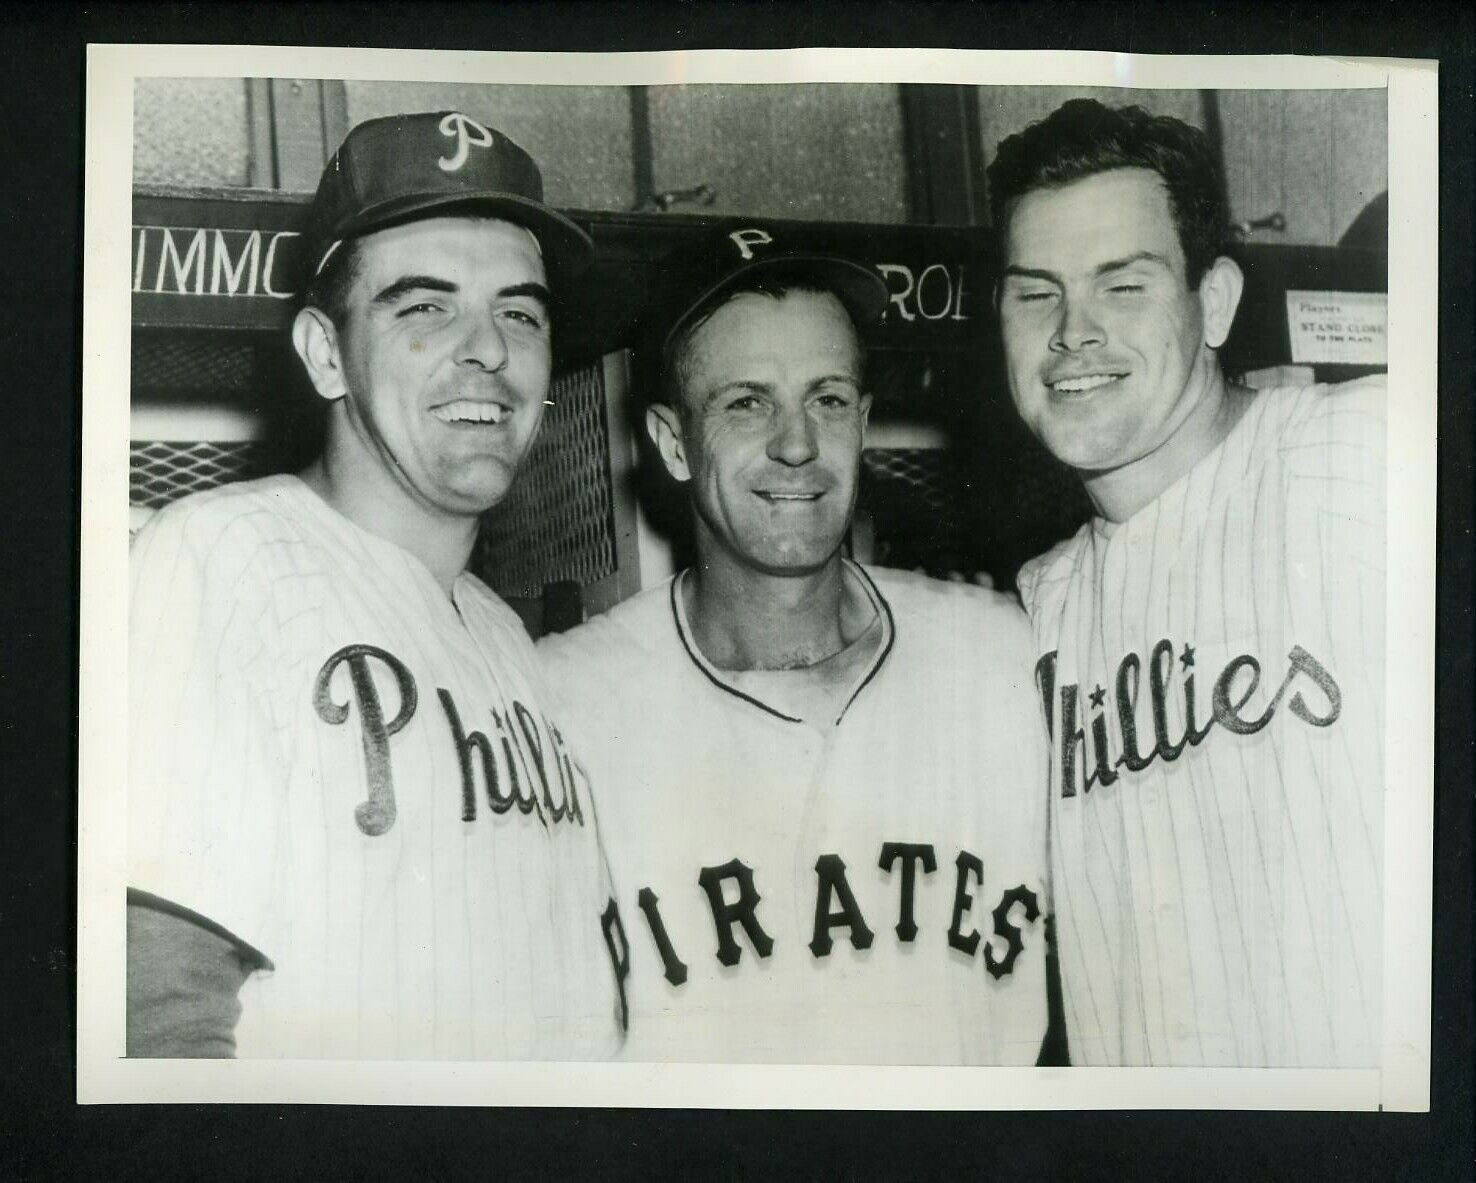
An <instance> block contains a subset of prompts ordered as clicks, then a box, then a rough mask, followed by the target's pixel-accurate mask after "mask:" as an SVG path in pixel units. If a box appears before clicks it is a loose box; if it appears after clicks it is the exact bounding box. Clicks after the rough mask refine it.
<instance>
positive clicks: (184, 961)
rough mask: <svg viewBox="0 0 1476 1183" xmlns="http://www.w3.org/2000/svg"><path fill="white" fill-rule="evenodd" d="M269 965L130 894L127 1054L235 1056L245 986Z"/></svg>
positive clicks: (209, 929)
mask: <svg viewBox="0 0 1476 1183" xmlns="http://www.w3.org/2000/svg"><path fill="white" fill-rule="evenodd" d="M263 964H264V961H263V959H262V958H261V957H260V956H259V955H258V954H255V953H254V952H252V951H250V950H247V949H244V948H242V947H241V946H240V945H238V944H237V943H236V942H234V941H233V940H231V939H230V937H229V936H227V935H226V934H225V933H223V932H221V931H218V930H215V929H214V928H213V926H211V925H209V924H208V922H201V921H197V920H195V919H192V918H190V917H189V915H188V914H186V913H185V912H184V911H183V910H182V909H174V908H171V907H170V906H168V905H167V904H165V903H164V902H163V901H157V902H155V901H151V900H149V898H148V897H147V896H142V895H140V894H136V893H130V897H129V903H128V1018H127V1037H126V1048H127V1054H128V1055H129V1056H136V1057H158V1058H166V1057H172V1058H186V1059H229V1058H232V1057H234V1056H235V1054H236V1035H235V1031H236V1021H237V1020H238V1019H239V1018H240V1017H241V1002H240V998H239V997H238V996H239V994H240V990H241V986H242V985H243V984H244V983H245V981H246V979H247V978H248V977H249V976H250V975H251V973H252V972H253V971H254V970H256V969H258V968H262V967H263Z"/></svg>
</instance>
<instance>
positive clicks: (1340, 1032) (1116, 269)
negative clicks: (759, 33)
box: [989, 100, 1384, 1067]
mask: <svg viewBox="0 0 1476 1183" xmlns="http://www.w3.org/2000/svg"><path fill="white" fill-rule="evenodd" d="M989 181H990V193H991V200H992V201H993V203H994V215H995V217H994V224H995V226H996V229H997V231H998V232H999V234H1000V237H1001V248H1002V264H1003V271H1002V274H1001V279H1000V282H999V288H998V292H997V298H998V308H999V316H1000V323H1001V328H1002V332H1003V339H1004V346H1005V354H1006V361H1007V367H1008V372H1009V381H1010V388H1011V392H1012V395H1013V397H1014V401H1015V404H1016V406H1017V408H1018V409H1019V412H1020V414H1021V416H1022V417H1023V418H1024V420H1025V422H1026V423H1027V425H1028V426H1029V427H1030V428H1031V429H1032V430H1033V431H1034V432H1035V434H1036V435H1037V436H1039V437H1040V439H1041V440H1042V441H1043V442H1044V443H1045V445H1046V446H1047V447H1048V448H1049V449H1050V450H1051V451H1052V452H1053V453H1054V454H1055V455H1056V456H1057V457H1058V458H1059V459H1060V460H1062V461H1063V462H1065V463H1066V464H1067V465H1069V466H1070V467H1072V468H1073V469H1074V470H1075V471H1076V472H1077V474H1078V475H1079V476H1080V477H1081V479H1082V481H1083V482H1084V485H1085V488H1086V490H1087V492H1088V493H1089V495H1090V496H1091V499H1092V501H1093V503H1094V505H1095V508H1096V516H1095V517H1094V519H1093V520H1092V521H1090V522H1089V523H1088V524H1087V525H1085V526H1083V527H1082V528H1081V530H1080V531H1079V532H1078V533H1077V535H1076V536H1075V537H1074V538H1072V539H1070V540H1069V541H1067V542H1064V543H1062V544H1060V545H1059V546H1057V547H1055V548H1054V549H1053V550H1051V551H1050V552H1049V553H1047V554H1045V555H1042V556H1040V557H1039V558H1037V559H1035V560H1034V561H1032V562H1030V563H1028V564H1026V566H1025V568H1024V569H1023V570H1022V572H1021V574H1020V580H1019V584H1020V591H1021V594H1022V597H1023V599H1024V602H1025V606H1026V609H1027V610H1028V611H1029V613H1030V616H1031V618H1032V621H1033V625H1034V630H1035V647H1036V662H1035V675H1036V683H1037V687H1038V690H1039V693H1040V694H1041V696H1042V701H1043V703H1044V706H1045V711H1046V714H1047V717H1048V719H1049V724H1050V731H1051V736H1052V761H1051V852H1052V869H1053V898H1054V903H1055V912H1056V925H1057V935H1058V938H1059V947H1060V956H1061V972H1062V980H1063V987H1064V999H1065V1018H1066V1029H1067V1036H1068V1041H1069V1045H1070V1055H1071V1059H1072V1062H1073V1063H1084V1064H1139V1065H1147V1064H1153V1065H1246V1066H1266V1065H1284V1066H1305V1067H1336V1066H1367V1065H1373V1064H1376V1063H1377V1061H1378V1056H1379V1046H1380V1026H1379V1023H1380V1017H1379V1016H1380V1006H1379V998H1380V978H1381V972H1382V970H1381V967H1382V962H1381V958H1380V933H1381V930H1382V915H1381V910H1380V890H1381V883H1382V873H1381V852H1382V847H1383V842H1382V836H1381V823H1382V813H1381V798H1382V794H1383V789H1384V778H1383V757H1382V738H1381V737H1382V726H1383V638H1384V568H1383V555H1384V468H1383V443H1384V382H1383V379H1382V378H1373V379H1365V380H1362V381H1358V382H1353V383H1349V384H1347V385H1343V386H1325V385H1314V386H1306V387H1301V388H1284V389H1275V390H1264V391H1260V392H1253V391H1251V390H1248V389H1244V388H1241V387H1238V386H1236V385H1233V384H1231V383H1230V382H1228V381H1227V380H1226V379H1225V377H1224V375H1223V374H1222V372H1221V369H1220V366H1219V363H1218V361H1217V356H1216V349H1217V348H1218V347H1219V346H1220V345H1221V344H1222V343H1223V342H1224V340H1225V338H1226V336H1227V334H1228V333H1229V331H1230V326H1231V322H1232V320H1233V318H1234V315H1235V311H1236V306H1237V304H1238V301H1239V298H1240V293H1241V285H1242V277H1241V273H1240V271H1239V269H1238V267H1237V266H1236V264H1235V263H1234V262H1232V261H1231V260H1230V259H1229V258H1228V257H1226V256H1225V254H1224V253H1223V248H1224V244H1225V242H1226V240H1227V229H1226V227H1227V222H1228V217H1227V214H1226V210H1225V206H1224V202H1223V198H1222V197H1221V196H1220V195H1221V194H1222V193H1223V191H1224V190H1223V186H1222V184H1221V179H1220V175H1219V170H1218V165H1217V163H1216V161H1215V157H1214V154H1213V151H1212V149H1211V148H1210V146H1209V144H1208V141H1207V140H1206V138H1205V137H1204V136H1203V135H1202V134H1201V133H1199V132H1198V131H1195V130H1194V129H1192V128H1189V127H1187V126H1185V125H1184V124H1182V123H1179V122H1178V121H1175V120H1172V119H1163V118H1153V117H1151V116H1149V115H1148V114H1146V113H1145V112H1143V111H1141V110H1137V109H1135V108H1128V109H1126V110H1122V111H1112V110H1109V109H1107V108H1105V107H1103V106H1102V105H1101V104H1098V103H1095V102H1089V101H1085V100H1080V101H1074V102H1071V103H1068V104H1066V105H1065V106H1064V107H1062V108H1061V109H1060V110H1058V111H1057V112H1056V113H1055V114H1053V115H1051V116H1050V117H1048V118H1047V119H1045V120H1044V121H1042V122H1041V123H1039V124H1037V125H1034V126H1032V127H1031V128H1028V129H1027V130H1025V131H1024V132H1022V133H1020V134H1019V135H1017V136H1015V137H1013V138H1011V139H1009V140H1006V141H1005V142H1004V143H1003V144H1001V146H1000V150H999V155H998V158H997V159H996V161H995V162H994V163H993V165H992V166H991V168H990V174H989Z"/></svg>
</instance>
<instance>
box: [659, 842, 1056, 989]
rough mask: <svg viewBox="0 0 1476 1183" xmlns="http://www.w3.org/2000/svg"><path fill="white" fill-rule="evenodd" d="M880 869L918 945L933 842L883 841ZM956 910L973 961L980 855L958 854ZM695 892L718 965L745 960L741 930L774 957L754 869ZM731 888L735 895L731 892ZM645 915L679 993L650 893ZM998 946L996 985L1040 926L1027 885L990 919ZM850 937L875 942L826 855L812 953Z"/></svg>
mask: <svg viewBox="0 0 1476 1183" xmlns="http://www.w3.org/2000/svg"><path fill="white" fill-rule="evenodd" d="M877 865H878V866H879V867H880V868H881V869H882V870H883V871H885V872H886V873H887V874H888V875H894V876H896V880H897V884H898V889H897V923H896V925H895V927H894V929H893V931H894V932H895V933H896V934H897V941H898V943H899V944H904V945H905V944H911V943H912V942H913V941H914V940H916V939H917V933H918V926H917V920H916V908H915V899H916V896H917V893H918V883H919V871H921V873H922V874H923V875H931V874H933V873H934V872H935V871H937V869H938V859H937V855H936V854H935V853H934V850H933V847H932V845H931V844H929V843H921V842H883V843H882V846H881V855H880V858H879V859H878V862H877ZM954 867H955V872H956V873H955V877H954V883H953V904H952V908H951V909H950V920H949V925H948V945H949V947H950V948H952V949H956V950H958V951H959V952H960V953H962V954H963V955H964V956H965V957H966V958H968V959H969V960H972V959H973V958H974V957H975V956H976V955H977V953H978V950H979V944H980V942H981V941H982V940H983V936H982V934H981V933H980V932H979V931H978V929H976V928H975V927H974V924H973V922H972V920H971V916H970V914H971V913H972V911H973V907H974V892H975V891H976V890H977V889H978V888H980V887H982V886H983V884H984V864H983V862H982V861H981V860H980V859H979V857H978V856H977V855H975V854H971V853H970V852H969V851H967V850H960V851H959V852H958V857H957V858H956V859H954ZM697 885H698V887H699V888H700V889H701V891H702V893H703V895H705V896H706V897H707V906H708V910H709V911H710V912H711V913H712V926H713V934H714V936H716V938H717V950H716V955H717V959H718V961H719V962H720V963H721V964H723V965H725V966H727V967H729V968H732V967H733V966H735V965H737V964H738V963H739V961H741V960H742V957H743V946H742V945H741V944H740V943H739V940H738V936H737V933H738V932H739V931H741V932H742V933H743V936H744V937H745V938H746V940H747V942H748V946H749V948H751V949H752V950H753V951H754V953H756V954H757V955H758V956H759V957H761V958H762V957H768V956H770V955H771V954H772V953H773V952H774V944H775V942H774V938H773V937H772V936H770V935H769V932H768V930H767V929H765V928H764V926H763V924H762V922H761V921H760V919H759V904H760V902H761V901H762V900H763V896H762V895H760V893H759V890H758V886H757V884H756V883H755V882H754V874H753V868H752V867H750V866H749V865H748V864H747V863H745V862H743V861H742V860H741V859H738V858H733V859H729V860H728V861H727V862H726V863H721V864H719V865H717V866H713V867H703V868H702V869H701V871H700V873H699V874H698V876H697ZM730 885H731V890H730ZM636 903H637V905H638V906H639V907H640V910H641V914H642V915H643V916H644V917H645V918H646V927H647V928H649V929H650V932H651V940H652V941H653V942H654V943H655V945H656V951H657V954H658V955H659V956H660V958H661V972H662V976H664V977H665V978H666V980H667V981H668V982H670V983H671V984H672V985H673V986H680V985H683V984H684V983H685V982H686V980H687V972H688V967H687V963H686V962H685V961H683V960H682V958H681V956H680V955H679V954H678V952H677V949H676V945H675V944H674V943H673V941H672V939H671V934H670V933H669V932H668V931H667V927H666V921H665V919H664V918H663V916H662V915H661V899H660V897H659V896H657V894H656V893H655V892H654V891H652V890H651V889H650V888H649V887H643V888H641V890H640V892H639V893H638V894H637V896H636ZM990 919H991V921H992V922H993V930H992V931H993V939H992V940H991V941H988V942H985V944H984V955H983V961H984V968H985V970H987V971H988V973H989V975H990V976H991V977H993V978H995V979H996V980H998V979H999V978H1002V977H1004V976H1005V975H1006V974H1008V973H1011V972H1012V971H1013V970H1014V968H1015V960H1016V958H1018V957H1019V956H1020V954H1021V952H1023V951H1024V948H1025V940H1024V933H1023V930H1022V929H1021V927H1020V924H1017V923H1015V921H1016V920H1019V921H1020V922H1021V923H1023V924H1027V925H1028V924H1034V923H1035V921H1037V920H1038V919H1040V902H1039V900H1038V899H1037V897H1036V894H1035V892H1033V891H1031V890H1030V889H1029V888H1028V887H1026V886H1025V885H1024V884H1023V883H1022V884H1020V885H1019V886H1018V887H1011V888H1009V889H1008V890H1006V891H1004V892H1003V893H1002V894H1001V895H1000V898H999V901H998V903H996V904H995V906H994V909H993V911H992V912H991V913H990ZM837 930H844V933H845V939H848V940H849V941H850V942H851V947H852V948H853V949H869V948H871V945H872V942H873V941H874V940H875V939H876V934H875V933H874V932H872V930H871V926H870V925H869V924H867V923H866V917H865V916H864V915H863V913H862V911H861V904H860V901H859V900H857V898H856V893H855V892H854V891H853V890H852V889H851V883H850V880H849V878H848V877H847V875H846V864H845V862H844V861H843V860H842V859H841V857H840V855H838V854H822V855H820V857H819V858H817V859H816V860H815V920H814V924H813V927H812V929H811V935H810V939H809V941H808V942H806V947H807V948H808V949H809V950H810V955H811V956H812V957H814V958H815V959H817V960H819V959H822V958H826V957H829V956H830V952H831V949H833V948H834V946H835V933H836V931H837Z"/></svg>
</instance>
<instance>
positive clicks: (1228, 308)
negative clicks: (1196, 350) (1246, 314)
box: [1199, 255, 1245, 349]
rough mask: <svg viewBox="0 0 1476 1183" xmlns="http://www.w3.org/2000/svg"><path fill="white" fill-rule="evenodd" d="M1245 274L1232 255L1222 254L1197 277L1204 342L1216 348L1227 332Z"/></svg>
mask: <svg viewBox="0 0 1476 1183" xmlns="http://www.w3.org/2000/svg"><path fill="white" fill-rule="evenodd" d="M1244 290H1245V275H1244V274H1243V273H1242V272H1241V270H1240V267H1239V265H1238V264H1237V263H1236V262H1235V260H1234V259H1230V258H1227V257H1226V256H1224V255H1221V256H1220V257H1219V258H1218V259H1216V260H1215V261H1214V262H1213V263H1211V264H1210V265H1209V267H1208V268H1206V269H1205V273H1204V275H1203V276H1202V277H1201V278H1200V280H1199V307H1200V309H1201V311H1202V313H1203V316H1204V343H1205V344H1206V345H1208V346H1209V347H1210V348H1211V349H1218V348H1219V347H1220V346H1221V345H1223V344H1225V338H1227V337H1228V336H1230V326H1231V325H1233V324H1234V323H1235V310H1236V309H1237V308H1239V307H1240V294H1241V292H1242V291H1244Z"/></svg>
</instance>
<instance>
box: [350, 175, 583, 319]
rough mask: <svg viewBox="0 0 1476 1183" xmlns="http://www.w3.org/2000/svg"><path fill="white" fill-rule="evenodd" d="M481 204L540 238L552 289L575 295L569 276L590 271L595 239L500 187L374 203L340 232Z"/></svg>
mask: <svg viewBox="0 0 1476 1183" xmlns="http://www.w3.org/2000/svg"><path fill="white" fill-rule="evenodd" d="M461 208H465V209H476V210H479V211H485V212H488V213H493V214H499V215H502V216H503V217H505V218H506V219H507V221H509V222H513V223H516V224H517V225H519V226H525V227H527V228H528V229H529V230H530V231H532V232H533V234H534V235H535V236H536V237H537V239H538V245H539V247H540V248H541V249H542V251H543V266H544V270H545V271H546V272H547V274H548V285H549V289H550V290H551V291H552V292H553V294H554V297H555V298H556V299H558V300H560V301H564V300H567V299H570V298H572V296H573V293H572V292H571V291H569V290H568V288H567V285H568V283H569V281H571V280H573V279H576V278H578V277H579V276H580V275H582V274H583V273H584V272H586V271H588V270H589V268H590V266H591V264H593V262H594V241H593V239H591V238H590V236H589V235H588V234H586V233H585V232H584V231H583V230H581V229H580V228H579V227H578V226H577V225H575V224H574V223H573V222H572V221H570V220H569V219H568V218H566V217H565V216H564V215H563V214H561V213H559V212H558V211H557V210H554V209H550V208H549V207H548V206H546V205H543V204H541V203H539V202H536V201H530V200H529V199H528V198H526V197H518V196H517V195H515V194H512V193H504V192H500V191H497V190H477V189H470V190H464V191H462V192H459V193H455V194H448V193H440V194H430V195H423V196H412V197H400V198H396V199H395V200H394V201H386V202H382V203H381V204H379V205H375V206H370V207H369V208H368V209H366V210H364V211H363V212H362V213H360V214H359V215H358V217H356V218H353V219H351V220H350V221H349V222H347V223H345V224H344V225H342V226H340V227H338V228H337V229H336V231H335V237H337V238H357V237H359V236H360V235H364V234H369V233H371V232H372V231H375V230H382V229H385V228H387V227H389V226H393V225H397V224H399V223H402V222H406V221H410V220H412V219H414V218H417V217H421V216H424V215H426V214H429V213H431V212H432V211H436V210H442V209H444V210H448V211H449V210H452V209H461Z"/></svg>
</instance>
